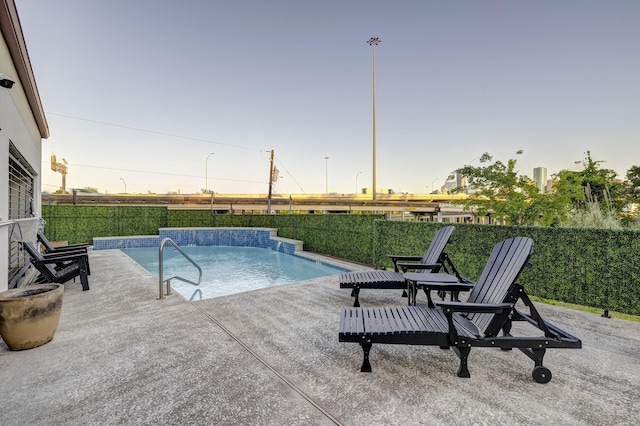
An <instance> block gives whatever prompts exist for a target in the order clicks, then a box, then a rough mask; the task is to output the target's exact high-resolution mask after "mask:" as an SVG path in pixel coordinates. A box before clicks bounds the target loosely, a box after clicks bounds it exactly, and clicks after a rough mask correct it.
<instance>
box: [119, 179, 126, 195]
mask: <svg viewBox="0 0 640 426" xmlns="http://www.w3.org/2000/svg"><path fill="white" fill-rule="evenodd" d="M120 180H121V181H122V183H124V193H125V194H126V193H127V182H125V181H124V179H123V178H120Z"/></svg>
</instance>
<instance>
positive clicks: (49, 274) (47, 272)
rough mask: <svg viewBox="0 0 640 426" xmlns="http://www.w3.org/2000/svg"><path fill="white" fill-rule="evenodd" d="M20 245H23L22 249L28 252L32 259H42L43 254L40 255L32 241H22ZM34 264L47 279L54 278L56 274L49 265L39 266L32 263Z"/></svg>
mask: <svg viewBox="0 0 640 426" xmlns="http://www.w3.org/2000/svg"><path fill="white" fill-rule="evenodd" d="M22 247H24V249H25V250H26V251H27V253H29V256H30V257H31V258H32V259H35V260H43V259H44V256H43V255H42V253H40V250H38V249H37V248H36V247H35V246H34V245H33V244H32V243H27V242H23V243H22ZM34 266H35V267H36V269H37V270H38V272H40V273H41V274H42V275H43V276H44V277H45V278H46V279H47V280H53V279H55V277H56V275H57V274H58V273H57V272H56V270H55V268H54V267H53V266H51V265H40V266H37V265H34Z"/></svg>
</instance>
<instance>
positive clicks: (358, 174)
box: [356, 172, 362, 195]
mask: <svg viewBox="0 0 640 426" xmlns="http://www.w3.org/2000/svg"><path fill="white" fill-rule="evenodd" d="M360 173H362V172H358V173H357V174H356V195H358V176H360Z"/></svg>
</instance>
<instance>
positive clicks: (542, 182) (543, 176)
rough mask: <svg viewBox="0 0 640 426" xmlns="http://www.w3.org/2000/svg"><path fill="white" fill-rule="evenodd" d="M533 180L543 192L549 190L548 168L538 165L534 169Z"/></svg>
mask: <svg viewBox="0 0 640 426" xmlns="http://www.w3.org/2000/svg"><path fill="white" fill-rule="evenodd" d="M533 181H534V182H535V183H536V186H537V187H538V189H539V190H540V192H541V193H542V194H544V193H545V192H547V168H546V167H536V168H534V169H533Z"/></svg>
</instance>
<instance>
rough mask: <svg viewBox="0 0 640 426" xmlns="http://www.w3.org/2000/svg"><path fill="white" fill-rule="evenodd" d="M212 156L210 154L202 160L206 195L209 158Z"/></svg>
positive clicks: (207, 190) (207, 191)
mask: <svg viewBox="0 0 640 426" xmlns="http://www.w3.org/2000/svg"><path fill="white" fill-rule="evenodd" d="M213 154H214V153H213V152H212V153H210V154H209V155H207V158H206V159H205V160H204V192H205V193H206V194H208V193H209V157H211V156H212V155H213Z"/></svg>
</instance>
